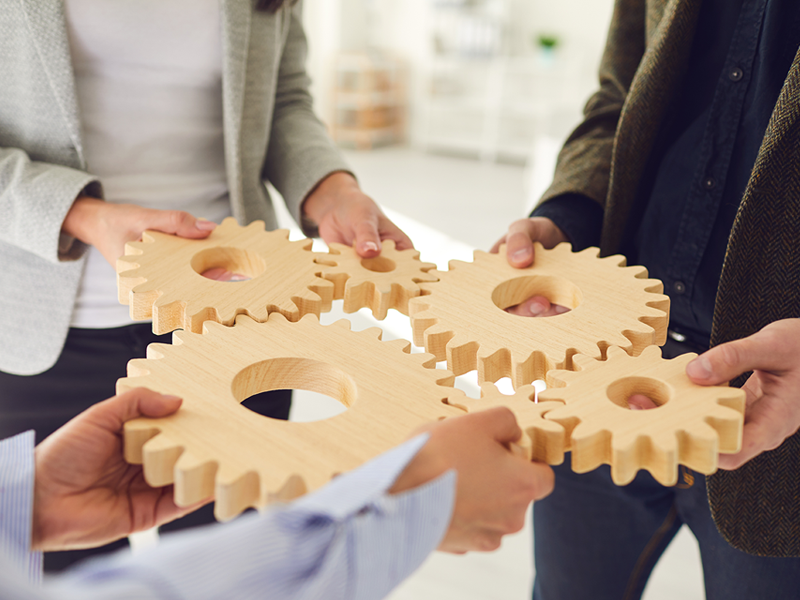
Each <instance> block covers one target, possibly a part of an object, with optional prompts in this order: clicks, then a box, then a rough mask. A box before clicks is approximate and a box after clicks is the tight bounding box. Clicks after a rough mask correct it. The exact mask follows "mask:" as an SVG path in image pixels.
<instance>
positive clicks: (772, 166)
mask: <svg viewBox="0 0 800 600" xmlns="http://www.w3.org/2000/svg"><path fill="white" fill-rule="evenodd" d="M700 4H701V0H617V2H616V6H615V9H614V14H613V18H612V23H611V29H610V31H609V35H608V41H607V46H606V49H605V53H604V55H603V59H602V62H601V65H600V89H599V91H598V92H597V93H595V94H594V95H593V96H592V97H591V98H590V100H589V102H588V103H587V105H586V109H585V120H584V121H583V122H582V123H581V124H580V125H579V126H578V128H577V129H576V130H575V131H574V132H573V133H572V135H571V136H570V137H569V139H568V140H567V142H566V144H565V145H564V148H563V149H562V151H561V153H560V155H559V159H558V166H557V169H556V174H555V179H554V181H553V184H552V186H551V187H550V189H549V190H548V191H547V192H546V193H545V195H544V198H543V201H544V202H546V201H547V200H548V199H551V198H554V197H556V196H559V195H561V194H565V193H577V194H583V195H584V196H588V197H589V198H591V199H593V200H595V201H596V202H598V203H599V204H600V205H601V206H603V208H604V217H603V228H602V234H601V243H600V245H601V250H602V252H603V254H613V253H615V252H618V251H619V250H620V247H621V245H622V238H623V235H624V232H625V231H626V228H627V227H628V225H629V223H628V221H629V219H630V218H631V214H632V208H633V205H634V202H635V201H636V190H637V188H638V185H639V181H640V179H641V177H642V175H643V171H644V168H645V165H646V163H647V160H648V156H649V154H650V152H651V150H652V147H653V143H654V140H655V137H656V134H657V132H658V130H659V126H660V123H661V120H662V118H663V116H664V114H665V110H666V108H667V107H668V106H669V104H670V102H672V101H673V100H674V97H675V94H676V92H677V90H678V89H680V83H681V78H682V75H683V73H684V72H685V67H686V63H687V58H688V55H689V52H690V49H691V43H692V38H693V35H694V30H695V25H696V21H697V15H698V12H699V8H700ZM796 317H800V52H798V54H797V56H796V57H795V60H794V62H793V64H792V67H791V69H790V71H789V74H788V76H787V78H786V81H785V83H784V86H783V89H782V91H781V93H780V96H779V98H778V101H777V103H776V105H775V109H774V111H773V114H772V117H771V119H770V122H769V125H768V127H767V131H766V133H765V135H764V140H763V142H762V145H761V149H760V151H759V154H758V158H757V160H756V164H755V167H754V168H753V172H752V174H751V177H750V181H749V183H748V185H747V188H746V191H745V193H744V196H743V198H742V201H741V205H740V207H739V211H738V214H737V216H736V220H735V222H734V225H733V229H732V231H731V235H730V239H729V242H728V248H727V252H726V256H725V262H724V266H723V270H722V275H721V278H720V282H719V288H718V292H717V300H716V307H715V314H714V324H713V331H712V338H711V342H712V345H718V344H720V343H723V342H726V341H730V340H734V339H739V338H742V337H745V336H748V335H750V334H752V333H755V332H756V331H758V330H760V329H761V328H763V327H764V326H765V325H767V324H768V323H770V322H773V321H777V320H779V319H786V318H796ZM744 379H745V377H742V378H740V380H739V381H737V382H735V383H737V384H739V385H740V384H742V383H743V382H744ZM797 402H800V395H799V396H798V398H797ZM707 483H708V494H709V501H710V504H711V511H712V514H713V517H714V519H715V521H716V523H717V527H718V528H719V529H720V531H721V533H722V534H723V536H724V537H725V538H726V539H727V540H728V541H729V542H730V543H731V544H732V545H734V546H736V547H737V548H741V549H743V550H745V551H747V552H751V553H753V554H760V555H771V556H800V433H797V434H795V435H794V436H792V437H791V438H789V439H788V440H786V442H784V443H783V445H782V446H781V447H780V448H778V449H776V450H774V451H771V452H766V453H764V454H762V455H761V456H759V457H757V458H756V459H754V460H752V461H750V462H749V463H747V464H746V465H745V466H744V467H742V468H740V469H738V470H736V471H732V472H723V471H720V472H718V473H716V474H715V475H712V476H710V477H708V480H707Z"/></svg>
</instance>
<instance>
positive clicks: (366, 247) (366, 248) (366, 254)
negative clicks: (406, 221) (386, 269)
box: [356, 240, 381, 258]
mask: <svg viewBox="0 0 800 600" xmlns="http://www.w3.org/2000/svg"><path fill="white" fill-rule="evenodd" d="M356 252H357V253H358V255H359V256H361V257H363V258H372V257H374V256H377V255H378V254H380V253H381V247H380V245H379V244H378V243H377V242H375V241H374V240H367V241H365V242H358V244H356Z"/></svg>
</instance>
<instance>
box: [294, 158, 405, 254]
mask: <svg viewBox="0 0 800 600" xmlns="http://www.w3.org/2000/svg"><path fill="white" fill-rule="evenodd" d="M302 210H303V216H304V218H307V219H308V220H310V221H312V222H313V223H315V224H316V225H317V227H318V228H319V234H320V236H321V237H322V239H323V240H325V242H327V243H328V244H330V243H339V244H345V245H347V246H352V245H354V244H355V249H356V253H357V254H358V255H359V256H361V257H362V258H373V257H375V256H378V255H379V254H380V252H381V240H385V239H389V240H394V242H395V247H396V248H397V249H398V250H407V249H409V248H413V247H414V244H412V243H411V240H410V239H409V237H408V236H407V235H406V234H405V233H403V232H402V231H401V230H400V228H399V227H398V226H397V225H395V224H394V223H392V221H390V220H389V218H388V217H387V216H386V215H384V214H383V212H382V211H381V209H380V208H379V207H378V205H377V204H376V203H375V201H374V200H373V199H372V198H370V197H369V196H367V195H366V194H364V192H362V191H361V188H359V187H358V182H356V180H355V178H354V177H353V176H352V175H350V174H349V173H345V172H342V171H339V172H336V173H332V174H331V175H328V177H326V178H325V179H323V180H322V182H320V184H319V185H317V187H316V188H314V190H313V191H312V192H311V193H310V194H309V195H308V197H307V198H306V199H305V201H304V202H303V209H302Z"/></svg>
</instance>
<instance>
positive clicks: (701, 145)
mask: <svg viewBox="0 0 800 600" xmlns="http://www.w3.org/2000/svg"><path fill="white" fill-rule="evenodd" d="M798 45H800V1H798V0H703V5H702V7H701V10H700V15H699V17H698V23H697V30H696V34H695V39H694V41H693V44H692V49H691V54H690V59H689V65H688V68H687V72H686V75H685V76H684V79H683V82H682V84H681V86H680V87H679V90H678V94H677V96H676V99H675V101H673V103H672V105H671V107H670V109H669V110H668V112H667V113H666V115H665V118H664V120H663V122H662V126H661V128H660V130H659V132H658V135H657V137H656V141H655V145H654V148H653V152H652V153H651V156H650V158H649V161H648V164H647V167H646V169H645V172H644V177H643V178H642V181H641V184H640V188H639V190H638V198H637V202H636V203H635V206H636V208H635V209H634V212H633V214H632V216H631V219H630V221H629V229H628V231H627V235H626V237H625V239H626V240H627V242H626V243H625V245H624V247H623V252H624V254H626V255H627V257H628V259H629V264H642V265H645V266H646V267H647V268H648V270H649V272H650V274H651V276H653V277H657V278H659V279H661V280H662V281H663V282H664V291H665V293H667V294H668V295H669V296H670V299H671V309H670V328H671V329H673V330H675V331H677V332H680V333H681V334H683V335H684V336H686V337H687V338H688V340H689V341H691V342H692V343H693V345H695V346H696V347H698V349H702V348H704V347H707V346H708V338H709V336H710V333H711V322H712V316H713V313H714V300H715V297H716V293H717V285H718V283H719V277H720V273H721V271H722V262H723V259H724V257H725V249H726V247H727V242H728V236H729V235H730V230H731V226H732V225H733V220H734V217H735V216H736V211H737V209H738V206H739V202H740V201H741V198H742V195H743V193H744V190H745V187H746V185H747V181H748V179H749V177H750V172H751V171H752V168H753V164H754V163H755V159H756V155H757V154H758V149H759V147H760V146H761V141H762V138H763V136H764V132H765V130H766V127H767V123H768V121H769V118H770V115H771V114H772V110H773V108H774V106H775V102H776V100H777V98H778V94H779V93H780V90H781V87H782V86H783V82H784V80H785V78H786V75H787V74H788V72H789V67H790V66H791V64H792V60H793V58H794V56H795V53H796V52H797V49H798ZM598 211H599V208H598V207H597V205H596V204H594V202H592V201H591V200H589V199H588V198H585V197H582V196H576V195H569V196H564V197H560V198H555V199H553V200H552V201H551V202H548V203H546V204H544V205H542V206H540V207H538V208H537V209H536V210H535V211H534V212H533V215H534V216H546V217H550V218H551V219H553V221H554V222H555V223H556V224H557V225H559V227H561V229H562V230H563V231H564V232H565V233H566V234H567V236H568V237H569V238H570V239H571V241H572V242H573V245H575V246H576V247H580V246H585V245H593V244H597V242H598V241H599V223H600V219H599V218H598V215H597V212H598Z"/></svg>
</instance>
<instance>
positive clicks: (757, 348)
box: [686, 330, 792, 385]
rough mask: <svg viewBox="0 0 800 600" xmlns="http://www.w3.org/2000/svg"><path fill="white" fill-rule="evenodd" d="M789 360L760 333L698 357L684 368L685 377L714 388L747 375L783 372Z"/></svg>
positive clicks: (774, 342) (773, 341)
mask: <svg viewBox="0 0 800 600" xmlns="http://www.w3.org/2000/svg"><path fill="white" fill-rule="evenodd" d="M791 359H792V356H791V352H787V351H786V348H785V347H784V346H783V345H782V344H780V343H779V342H778V340H776V339H775V337H774V336H773V335H771V332H770V331H767V330H762V331H759V332H758V333H754V334H753V335H751V336H749V337H746V338H743V339H741V340H736V341H733V342H728V343H726V344H720V345H719V346H717V347H715V348H712V349H711V350H709V351H708V352H705V353H703V354H701V355H700V356H698V357H697V358H695V359H694V360H693V361H691V362H690V363H689V364H688V365H686V375H688V377H689V379H691V380H692V381H693V382H695V383H699V384H704V385H715V384H718V383H724V382H726V381H730V380H731V379H734V378H735V377H738V376H739V375H741V374H742V373H747V372H748V371H753V370H761V371H770V372H780V371H783V370H785V369H788V368H790V367H791Z"/></svg>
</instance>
